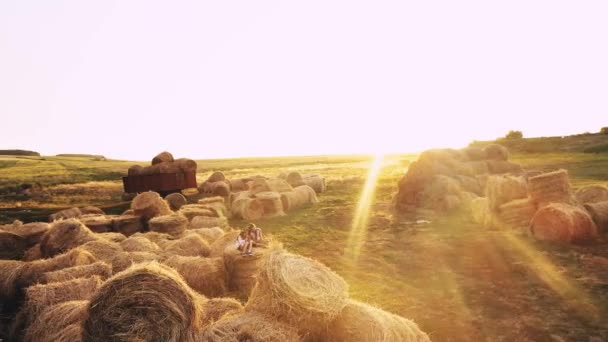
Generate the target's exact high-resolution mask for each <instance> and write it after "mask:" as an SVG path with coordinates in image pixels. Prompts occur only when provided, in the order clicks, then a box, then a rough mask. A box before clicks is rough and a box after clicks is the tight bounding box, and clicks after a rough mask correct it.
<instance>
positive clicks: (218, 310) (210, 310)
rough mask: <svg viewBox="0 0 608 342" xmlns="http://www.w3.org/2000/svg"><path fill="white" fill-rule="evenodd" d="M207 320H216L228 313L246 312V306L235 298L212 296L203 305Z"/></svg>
mask: <svg viewBox="0 0 608 342" xmlns="http://www.w3.org/2000/svg"><path fill="white" fill-rule="evenodd" d="M203 310H204V312H205V320H206V321H207V322H215V321H218V320H219V319H221V318H222V317H224V316H226V315H234V314H240V313H243V312H245V308H244V307H243V305H242V304H241V302H239V301H238V300H236V299H233V298H211V299H209V300H208V301H206V302H205V304H204V305H203Z"/></svg>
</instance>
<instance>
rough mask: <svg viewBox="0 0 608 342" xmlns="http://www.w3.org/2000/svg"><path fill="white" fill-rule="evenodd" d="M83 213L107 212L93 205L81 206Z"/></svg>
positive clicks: (97, 213)
mask: <svg viewBox="0 0 608 342" xmlns="http://www.w3.org/2000/svg"><path fill="white" fill-rule="evenodd" d="M80 212H81V213H82V215H105V214H106V213H105V212H104V211H103V210H102V209H101V208H98V207H94V206H92V205H89V206H86V207H82V208H80Z"/></svg>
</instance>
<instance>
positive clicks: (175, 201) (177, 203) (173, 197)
mask: <svg viewBox="0 0 608 342" xmlns="http://www.w3.org/2000/svg"><path fill="white" fill-rule="evenodd" d="M165 201H167V203H169V208H171V210H173V211H176V210H179V208H181V207H182V206H183V205H185V204H187V203H188V200H187V199H186V197H185V196H184V195H182V194H180V193H178V192H174V193H172V194H169V195H167V197H165Z"/></svg>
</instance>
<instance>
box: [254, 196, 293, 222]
mask: <svg viewBox="0 0 608 342" xmlns="http://www.w3.org/2000/svg"><path fill="white" fill-rule="evenodd" d="M254 196H255V198H256V199H258V200H259V201H260V202H261V203H262V206H263V208H264V216H265V217H275V216H284V215H285V212H283V202H281V194H279V193H278V192H274V191H264V192H258V193H256V194H255V195H254Z"/></svg>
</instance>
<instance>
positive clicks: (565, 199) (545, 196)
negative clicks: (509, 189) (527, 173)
mask: <svg viewBox="0 0 608 342" xmlns="http://www.w3.org/2000/svg"><path fill="white" fill-rule="evenodd" d="M528 183H529V184H530V186H529V188H530V197H531V198H532V201H534V203H535V204H536V205H537V206H538V207H542V206H544V205H546V204H550V203H570V204H572V203H573V202H574V200H573V197H572V192H571V187H570V180H569V178H568V171H566V170H557V171H553V172H548V173H543V174H540V175H538V176H534V177H530V178H529V179H528Z"/></svg>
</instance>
